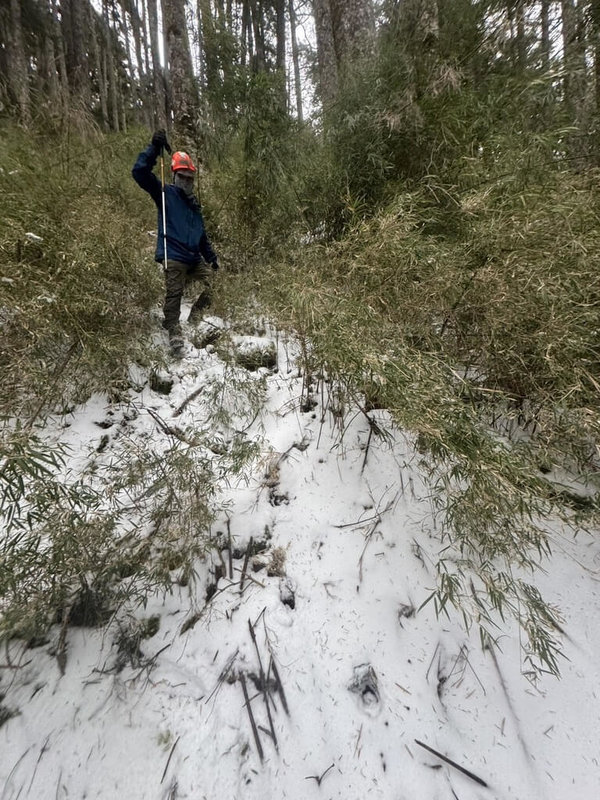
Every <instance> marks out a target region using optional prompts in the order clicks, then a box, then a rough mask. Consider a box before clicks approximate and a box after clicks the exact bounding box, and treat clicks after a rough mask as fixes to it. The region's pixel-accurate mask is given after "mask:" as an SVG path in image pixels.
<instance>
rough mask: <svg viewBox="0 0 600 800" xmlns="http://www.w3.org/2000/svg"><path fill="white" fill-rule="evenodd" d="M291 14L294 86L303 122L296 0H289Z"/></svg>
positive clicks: (298, 110)
mask: <svg viewBox="0 0 600 800" xmlns="http://www.w3.org/2000/svg"><path fill="white" fill-rule="evenodd" d="M289 14H290V39H291V42H292V62H293V64H294V88H295V92H296V115H297V117H298V122H300V123H302V121H303V113H302V83H301V81H300V54H299V51H298V41H297V38H296V11H295V9H294V0H289Z"/></svg>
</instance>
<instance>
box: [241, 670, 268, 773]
mask: <svg viewBox="0 0 600 800" xmlns="http://www.w3.org/2000/svg"><path fill="white" fill-rule="evenodd" d="M240 682H241V684H242V691H243V692H244V700H245V704H246V708H247V709H248V717H249V718H250V727H251V728H252V733H253V734H254V741H255V742H256V749H257V750H258V755H259V757H260V760H261V762H262V761H264V753H263V749H262V744H261V743H260V737H259V735H258V729H257V727H256V722H255V721H254V714H253V713H252V707H251V706H250V698H249V697H248V687H247V686H246V678H245V677H244V673H241V674H240Z"/></svg>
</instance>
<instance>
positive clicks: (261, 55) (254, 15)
mask: <svg viewBox="0 0 600 800" xmlns="http://www.w3.org/2000/svg"><path fill="white" fill-rule="evenodd" d="M249 5H250V18H251V21H252V32H253V34H254V60H253V66H254V69H255V71H256V72H263V71H264V69H265V66H266V61H265V32H264V25H263V18H262V14H261V10H262V9H261V2H260V0H249Z"/></svg>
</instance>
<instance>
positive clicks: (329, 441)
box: [0, 342, 600, 800]
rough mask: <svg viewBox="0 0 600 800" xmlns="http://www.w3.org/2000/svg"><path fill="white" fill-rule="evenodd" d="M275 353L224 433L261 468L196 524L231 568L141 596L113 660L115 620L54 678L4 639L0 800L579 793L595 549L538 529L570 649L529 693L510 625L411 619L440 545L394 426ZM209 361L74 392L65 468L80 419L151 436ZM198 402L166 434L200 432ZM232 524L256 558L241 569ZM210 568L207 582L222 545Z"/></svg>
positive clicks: (199, 358) (594, 694) (196, 357)
mask: <svg viewBox="0 0 600 800" xmlns="http://www.w3.org/2000/svg"><path fill="white" fill-rule="evenodd" d="M288 344H289V343H288ZM278 352H279V370H278V371H277V372H274V373H271V372H267V371H266V370H263V371H262V377H261V373H259V374H258V375H256V378H257V380H258V379H262V380H264V381H266V391H267V394H266V402H265V405H264V408H263V410H262V412H261V413H260V414H259V416H258V417H257V418H256V419H254V420H253V421H252V424H251V426H250V427H248V429H247V431H246V434H247V436H248V437H249V438H253V437H255V438H256V439H257V440H259V441H260V443H261V450H262V453H263V454H264V457H263V458H262V459H261V460H260V461H259V462H258V464H257V467H256V470H255V473H254V475H253V476H252V478H251V480H250V481H249V482H239V483H236V482H234V481H231V480H227V476H225V478H224V480H223V482H222V486H221V487H220V491H221V499H222V500H223V501H226V502H227V503H228V506H227V510H226V511H224V512H223V513H222V515H221V517H220V518H219V519H218V520H217V521H216V523H215V524H214V526H213V531H212V533H213V535H215V536H219V540H220V541H221V542H223V543H226V542H227V532H229V533H230V534H231V537H232V542H233V544H234V549H235V550H237V551H238V552H237V554H238V555H240V554H241V557H240V558H235V559H233V560H232V566H233V575H229V574H227V575H226V576H225V577H221V578H220V579H219V581H218V584H217V586H216V593H214V595H213V596H212V598H211V599H210V600H209V601H208V602H206V603H205V601H204V590H205V588H206V586H207V585H208V583H209V581H210V575H211V574H212V573H213V571H214V568H215V565H216V564H220V559H219V558H218V556H217V555H216V554H215V555H214V556H212V557H211V559H210V560H207V561H206V562H204V563H201V564H199V565H198V576H199V577H198V582H197V583H198V587H197V588H198V591H199V595H200V596H199V597H196V599H195V600H194V598H193V596H192V591H191V588H190V587H184V586H175V587H174V588H173V591H172V593H170V594H168V595H167V596H166V597H164V598H163V597H162V596H161V597H154V598H153V599H152V600H151V602H150V603H149V605H148V607H147V608H146V609H140V610H139V611H138V612H137V614H138V616H139V617H140V618H142V617H144V618H148V617H150V616H152V615H158V616H159V617H160V626H159V629H158V632H157V633H155V635H154V636H152V637H151V638H148V639H145V640H143V642H142V644H141V648H142V651H143V658H142V659H137V660H132V661H131V663H130V664H127V665H126V666H125V667H124V668H123V669H121V670H120V671H117V670H116V669H114V665H115V659H116V647H115V629H114V626H113V627H110V628H109V629H104V630H102V629H82V628H71V629H70V630H69V632H68V659H67V665H66V671H65V674H64V675H61V672H60V670H59V667H58V664H57V660H56V658H54V657H53V655H52V648H51V646H45V647H38V648H36V649H31V650H25V651H22V650H19V648H18V646H17V645H16V644H15V645H14V646H13V647H12V648H11V652H12V653H13V656H15V654H17V656H18V659H19V664H20V665H21V666H20V668H18V669H10V668H8V662H7V661H6V659H0V661H1V662H2V663H1V664H0V666H1V667H2V669H0V698H1V697H2V695H5V697H4V699H3V700H2V704H3V706H4V707H5V708H8V709H10V710H12V711H15V712H17V713H16V715H15V716H13V717H12V718H10V719H8V721H6V722H4V724H3V725H2V726H1V727H0V787H2V788H1V793H0V798H2V800H16V798H40V800H45V798H48V799H50V798H90V799H91V798H104V799H105V800H109V799H112V798H127V799H128V800H138V799H139V800H148V799H149V798H157V800H158V798H194V800H217V798H218V800H259V798H260V800H264V798H289V800H312V798H345V800H360V799H362V798H381V799H382V800H437V799H438V798H439V800H446V798H448V800H451V799H452V798H459V800H476V799H477V800H483V799H484V798H490V799H491V798H498V800H509V799H510V800H517V798H519V799H520V800H538V799H539V800H571V799H574V798H577V800H592V799H593V798H596V797H598V791H599V788H600V766H599V762H598V759H599V755H598V741H599V740H600V699H599V697H598V692H599V689H598V686H599V685H600V681H599V678H600V675H599V667H598V655H599V654H600V632H599V629H598V625H597V618H598V613H599V611H600V597H599V580H600V542H598V541H597V540H596V541H594V540H593V539H591V538H585V537H580V538H578V539H576V540H570V539H568V538H565V537H564V536H563V535H562V534H561V533H560V531H559V529H558V528H556V530H553V531H552V541H553V549H554V555H553V557H552V559H551V560H549V561H548V563H547V565H546V566H547V572H546V573H545V574H540V575H539V579H538V581H537V582H538V584H539V586H540V588H541V590H542V592H543V594H544V596H545V597H546V598H547V600H549V601H550V602H555V603H556V604H558V605H559V607H560V608H561V610H562V612H563V615H564V619H565V630H566V632H567V637H568V638H566V639H565V654H566V655H567V657H568V660H565V662H564V663H563V665H562V678H561V679H560V680H556V679H555V678H553V677H550V676H548V677H547V678H545V679H544V680H543V681H542V682H541V683H538V684H537V685H536V686H534V685H532V684H531V683H530V682H528V681H527V680H526V679H525V678H524V677H523V676H522V675H521V672H520V669H521V652H520V647H519V639H518V631H517V630H516V629H515V628H513V627H510V626H508V627H507V628H506V630H505V633H504V635H502V636H501V638H500V645H501V649H500V650H498V651H496V652H495V653H494V654H492V653H490V652H488V651H482V650H481V648H480V646H479V637H478V634H477V632H476V631H472V632H471V633H470V634H467V633H465V631H464V630H463V629H462V628H461V626H460V624H459V621H458V619H455V618H453V617H452V618H451V619H448V618H440V619H437V618H436V617H435V614H434V610H433V607H432V605H431V604H428V605H426V606H425V607H423V608H422V609H420V610H419V607H420V605H421V604H422V603H423V601H424V600H425V599H426V598H427V596H428V595H429V593H430V592H431V590H432V588H433V587H434V585H435V571H434V565H435V559H436V553H437V551H438V549H439V547H440V545H439V542H438V541H437V540H436V535H435V530H434V526H433V517H432V513H431V508H430V505H429V502H428V500H427V487H426V486H425V484H424V483H423V481H422V479H421V477H420V474H419V468H418V457H417V456H415V451H414V448H413V446H412V443H411V439H410V437H407V436H405V435H404V434H402V432H400V431H398V430H396V429H395V428H394V426H393V425H392V423H391V421H390V420H389V419H388V418H387V416H386V414H385V412H377V417H376V419H377V421H378V423H379V424H380V426H381V427H382V428H383V429H384V430H385V431H386V433H387V435H386V437H385V438H382V437H377V436H369V424H368V421H367V420H366V419H365V417H364V416H363V415H361V414H355V413H354V412H352V411H350V412H348V413H347V414H346V416H345V418H344V419H343V420H341V419H340V418H339V417H338V416H335V415H333V414H331V413H330V412H329V411H328V410H326V409H324V408H323V402H324V401H325V400H326V399H327V398H326V397H316V398H315V400H316V401H317V405H316V406H315V407H314V408H312V409H311V410H310V411H307V412H303V411H302V410H301V409H300V395H301V391H302V378H301V377H299V376H298V372H297V369H296V368H295V366H294V364H293V362H292V361H291V360H290V357H289V347H285V346H284V344H283V343H282V342H278ZM223 370H224V364H223V362H221V361H220V360H219V358H218V356H217V354H216V353H215V352H214V350H213V348H212V347H210V346H209V348H208V350H197V349H196V348H195V347H193V346H189V347H188V349H187V352H186V355H185V357H184V359H183V360H182V361H180V362H177V363H174V364H173V365H172V366H171V369H170V372H171V377H172V378H173V380H174V386H173V389H172V391H171V392H170V394H169V395H161V394H158V393H156V392H154V391H152V390H151V389H150V388H149V386H148V385H146V386H144V388H142V389H140V390H136V389H132V390H131V393H130V398H129V403H128V404H125V405H123V406H117V405H111V404H109V403H108V401H107V400H106V398H102V397H97V396H96V397H93V398H91V399H90V401H89V402H88V403H87V404H86V405H85V406H83V407H80V408H78V409H76V410H75V411H74V412H73V413H72V415H70V417H69V419H68V423H69V427H67V428H64V427H61V426H60V422H61V421H58V420H57V421H56V425H55V427H54V429H49V430H48V431H47V433H48V436H50V437H54V438H55V439H57V440H59V439H60V440H61V441H65V442H68V443H69V444H70V445H71V446H72V447H73V448H74V449H73V456H72V458H73V461H72V463H73V464H76V463H77V461H78V459H79V460H80V462H81V463H84V462H85V460H86V459H87V458H89V453H90V452H93V450H94V449H95V448H96V447H97V445H98V443H99V440H100V436H101V435H106V431H105V430H102V429H100V428H98V427H97V426H96V425H94V422H98V421H101V420H102V419H104V418H105V417H106V415H107V414H112V416H113V417H114V418H115V419H122V418H123V412H124V410H125V408H126V407H127V408H131V407H132V406H133V407H135V409H136V414H137V415H136V417H135V419H130V420H129V421H128V430H129V436H135V435H136V434H138V433H139V434H142V433H143V434H144V435H146V436H148V435H149V434H150V435H151V436H152V438H153V439H154V440H156V439H158V438H159V437H161V436H164V435H165V434H164V432H163V431H162V430H161V429H160V427H159V426H157V424H156V415H158V416H159V417H160V418H161V419H162V420H165V421H167V422H168V421H169V420H171V419H172V418H173V415H174V412H176V411H177V410H179V409H180V408H181V405H182V403H183V402H184V401H185V400H186V398H189V397H190V396H191V395H192V393H195V391H196V390H197V389H199V388H201V387H202V385H203V384H204V383H206V381H207V380H208V377H209V376H211V375H219V374H221V373H222V372H223ZM205 396H206V393H204V394H203V392H202V391H200V392H199V393H198V394H197V395H196V396H195V397H194V399H193V400H191V401H189V402H188V403H187V405H186V406H185V409H184V410H183V411H182V412H181V413H180V414H179V415H178V418H177V424H178V425H180V426H181V427H182V428H185V427H186V426H193V425H194V424H201V425H206V424H207V423H208V424H210V420H211V413H212V411H213V409H212V408H211V407H207V405H206V401H205V399H204V398H205ZM149 410H151V411H153V412H154V416H152V415H151V414H150V413H149ZM374 413H375V412H372V414H374ZM117 428H118V426H117ZM107 431H108V435H109V438H110V441H109V442H108V446H107V449H106V450H105V451H104V453H103V455H102V458H104V459H105V460H107V459H109V458H110V453H111V447H112V446H113V444H114V441H113V440H114V438H115V435H114V434H113V432H112V428H109V429H107ZM251 537H252V539H253V541H254V542H255V543H256V542H260V543H262V545H263V546H264V547H265V548H266V549H265V551H264V552H263V554H262V557H261V556H257V557H255V558H253V559H251V560H250V562H249V563H248V565H247V568H246V573H245V574H243V568H244V557H243V551H244V549H245V548H247V546H248V543H249V541H250V538H251ZM261 559H262V561H261ZM223 562H224V565H225V570H226V573H229V554H228V552H227V550H226V549H224V550H223ZM261 563H263V564H267V565H268V564H269V563H271V566H272V569H271V570H270V571H271V572H275V573H277V572H279V573H281V574H272V575H269V574H268V572H269V568H268V566H263V568H259V567H260V566H261ZM242 580H243V584H244V585H243V587H242V586H241V582H242ZM182 629H183V632H182ZM56 636H57V632H56V631H55V632H53V634H52V638H53V640H55V639H56ZM273 664H274V665H275V666H274V667H273ZM261 671H262V673H264V674H262V676H261ZM277 675H278V676H279V680H277ZM244 691H246V692H247V696H248V699H249V703H250V710H251V711H252V718H253V720H254V723H255V725H256V734H255V733H253V729H252V720H251V718H250V714H249V710H248V706H247V704H246V702H245V694H244ZM286 706H287V709H286ZM269 716H270V719H269ZM274 737H275V738H274ZM275 740H276V741H275ZM416 740H418V741H419V742H422V743H423V744H425V745H428V746H429V747H431V748H433V749H434V750H436V751H438V752H439V753H441V754H443V755H445V756H447V757H448V758H449V759H451V760H452V761H453V762H455V764H457V765H459V766H461V767H463V768H464V769H466V770H468V771H469V772H471V773H472V775H473V776H476V778H478V779H479V781H478V780H475V779H474V777H472V776H469V775H466V774H464V773H463V772H461V771H460V770H459V769H457V768H456V767H455V766H452V765H449V764H447V763H445V762H444V761H443V760H441V759H440V758H439V757H437V756H436V755H434V754H432V753H431V752H429V751H428V750H426V749H425V748H424V747H422V746H421V745H419V744H418V743H417V742H416ZM259 746H260V748H261V749H262V758H261V755H260V753H259V752H258V748H259ZM484 783H485V784H487V786H484V785H483V784H484Z"/></svg>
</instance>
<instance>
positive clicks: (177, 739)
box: [160, 736, 180, 783]
mask: <svg viewBox="0 0 600 800" xmlns="http://www.w3.org/2000/svg"><path fill="white" fill-rule="evenodd" d="M179 738H180V737H179V736H178V737H177V738H176V739H175V743H174V745H173V747H172V748H171V752H170V753H169V757H168V758H167V763H166V764H165V768H164V770H163V774H162V778H161V779H160V782H161V783H162V782H163V781H164V779H165V776H166V774H167V770H168V769H169V764H170V763H171V756H172V755H173V751H174V750H175V748H176V747H177V742H178V741H179Z"/></svg>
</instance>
